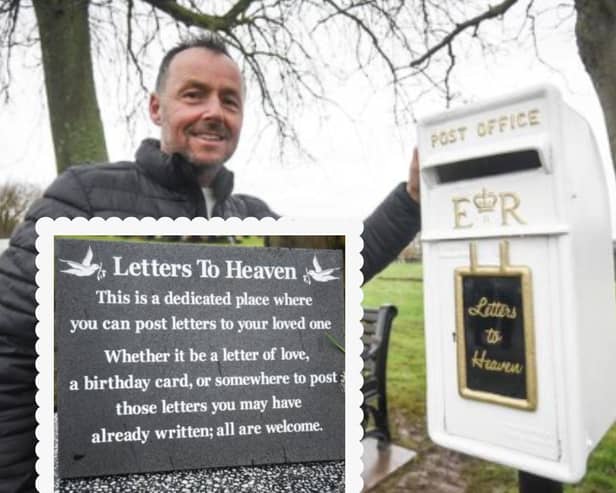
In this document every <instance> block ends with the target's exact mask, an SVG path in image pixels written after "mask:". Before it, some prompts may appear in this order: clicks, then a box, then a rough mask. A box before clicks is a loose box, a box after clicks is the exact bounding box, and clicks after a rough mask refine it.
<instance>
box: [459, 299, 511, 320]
mask: <svg viewBox="0 0 616 493" xmlns="http://www.w3.org/2000/svg"><path fill="white" fill-rule="evenodd" d="M468 314H469V315H470V316H471V317H481V318H510V319H515V318H516V317H517V316H518V313H517V311H516V309H515V306H509V305H508V304H507V303H501V302H499V301H489V300H488V298H486V297H485V296H482V297H481V298H479V301H478V302H477V304H476V305H475V306H471V307H470V308H469V309H468Z"/></svg>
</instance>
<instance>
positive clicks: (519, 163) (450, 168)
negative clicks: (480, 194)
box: [433, 149, 541, 183]
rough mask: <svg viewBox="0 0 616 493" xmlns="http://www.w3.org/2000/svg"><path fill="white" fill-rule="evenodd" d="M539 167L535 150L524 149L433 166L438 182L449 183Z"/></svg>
mask: <svg viewBox="0 0 616 493" xmlns="http://www.w3.org/2000/svg"><path fill="white" fill-rule="evenodd" d="M535 168H541V158H540V155H539V152H538V151H537V150H534V149H533V150H524V151H515V152H506V153H502V154H494V155H491V156H481V157H476V158H473V159H465V160H462V161H454V162H451V163H447V164H441V165H437V166H434V168H433V169H434V170H435V171H436V176H437V178H438V182H439V183H451V182H456V181H461V180H470V179H473V178H481V177H484V176H494V175H503V174H506V173H514V172H516V171H526V170H530V169H535Z"/></svg>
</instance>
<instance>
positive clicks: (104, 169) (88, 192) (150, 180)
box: [0, 140, 419, 493]
mask: <svg viewBox="0 0 616 493" xmlns="http://www.w3.org/2000/svg"><path fill="white" fill-rule="evenodd" d="M213 188H214V195H215V197H216V205H215V207H214V210H213V216H217V217H223V218H228V217H240V218H246V217H256V218H263V217H277V216H276V214H275V213H273V212H272V211H271V210H270V209H269V207H268V206H267V204H266V203H265V202H263V201H262V200H260V199H257V198H255V197H251V196H249V195H241V194H235V195H232V193H231V192H232V190H233V173H232V172H231V171H229V170H227V169H226V168H222V169H221V170H220V172H219V173H218V174H217V175H216V178H215V180H214V183H213ZM94 216H96V217H104V218H108V217H120V218H125V217H137V218H141V217H155V218H159V217H170V218H178V217H188V218H193V217H205V216H207V212H206V207H205V200H204V198H203V194H202V192H201V188H200V186H199V184H198V182H197V179H196V175H195V170H194V169H193V167H192V165H191V164H190V163H188V162H187V161H185V160H184V159H182V158H181V157H180V156H177V155H173V156H166V155H164V154H162V153H161V152H160V149H159V144H158V142H157V141H155V140H146V141H144V142H143V143H142V144H141V146H140V148H139V149H138V151H137V155H136V162H134V163H133V162H120V163H110V164H103V165H96V166H77V167H73V168H70V169H69V170H67V171H66V172H65V173H63V174H62V175H60V176H59V177H58V178H57V179H56V180H55V181H54V182H53V183H52V184H51V185H50V186H49V188H48V189H47V190H46V191H45V194H44V195H43V197H42V198H41V199H40V200H38V201H37V202H36V203H35V204H34V205H33V206H32V207H31V208H30V210H29V211H28V215H27V217H26V220H25V221H24V223H22V224H21V225H20V226H19V227H18V228H17V229H16V231H15V232H14V233H13V236H12V237H11V241H10V246H9V248H8V249H7V250H5V252H4V253H3V254H2V256H0V492H7V493H9V492H21V491H34V480H35V477H36V475H35V471H34V462H35V460H36V458H35V455H34V445H35V442H36V441H35V437H34V429H35V427H36V420H35V416H34V412H35V406H34V405H33V404H34V396H35V392H36V387H35V385H34V379H35V376H36V369H35V367H34V362H35V358H36V352H35V349H34V344H35V341H36V335H35V324H36V317H35V314H34V309H35V307H36V302H35V296H34V294H35V290H36V285H35V282H34V278H35V274H36V268H35V265H34V259H35V256H36V253H37V252H36V249H35V246H34V243H35V240H36V232H35V230H34V225H35V222H36V220H37V219H39V218H41V217H51V218H57V217H68V218H73V217H88V218H89V217H94ZM364 226H365V230H364V233H363V235H362V237H363V239H364V251H363V255H364V266H363V267H362V272H363V273H364V276H365V279H366V280H367V279H369V278H370V277H372V276H373V275H374V274H375V273H376V272H378V271H379V270H380V269H382V268H383V267H384V266H385V265H387V264H388V263H389V262H390V261H391V260H392V259H393V258H395V256H396V255H397V254H398V253H399V251H400V250H401V249H402V248H404V246H406V245H407V244H408V242H409V241H410V240H411V239H412V238H413V237H414V236H415V233H416V232H417V231H418V229H419V208H418V206H417V204H415V203H414V202H413V201H412V200H411V199H410V198H409V196H408V194H407V193H406V190H405V188H404V185H403V184H401V185H400V186H398V187H397V188H396V189H395V190H394V191H393V192H392V193H391V194H390V195H389V197H388V198H387V199H386V200H385V201H384V202H383V204H381V205H380V206H379V208H377V209H376V210H375V212H374V213H373V214H372V215H371V216H370V217H369V218H368V219H367V220H366V222H365V225H364Z"/></svg>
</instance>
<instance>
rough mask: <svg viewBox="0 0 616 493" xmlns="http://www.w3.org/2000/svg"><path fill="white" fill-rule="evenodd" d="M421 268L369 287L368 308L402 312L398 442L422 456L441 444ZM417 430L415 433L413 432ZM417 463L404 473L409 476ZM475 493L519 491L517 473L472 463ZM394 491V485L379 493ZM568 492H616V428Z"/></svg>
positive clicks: (389, 274) (392, 382) (403, 268)
mask: <svg viewBox="0 0 616 493" xmlns="http://www.w3.org/2000/svg"><path fill="white" fill-rule="evenodd" d="M421 276H422V271H421V264H419V263H410V264H409V263H394V264H391V265H390V266H389V267H388V268H387V269H385V270H384V271H383V272H382V273H381V274H380V275H379V276H377V277H376V278H374V279H372V280H371V281H370V282H369V283H367V284H366V285H365V286H364V301H363V304H364V306H370V307H377V306H379V305H382V304H385V303H391V304H394V305H396V306H397V307H398V316H397V317H396V318H395V319H394V328H393V331H392V334H391V339H390V346H389V355H388V367H387V371H388V375H387V393H388V400H389V413H390V426H391V428H392V434H393V440H394V442H395V443H397V444H399V445H402V446H404V447H407V448H412V449H414V450H415V451H417V452H418V457H417V459H416V463H417V462H421V460H422V454H424V453H426V452H427V451H433V450H434V448H435V445H434V444H433V443H432V442H431V441H430V439H429V438H428V436H427V433H426V424H425V423H426V421H425V416H426V410H425V396H426V360H425V346H424V333H423V291H422V288H423V285H422V283H421V282H420V279H421ZM409 430H411V432H409ZM412 467H413V464H410V465H409V466H408V467H404V468H403V469H402V470H401V471H400V472H399V473H398V474H405V473H406V472H408V471H409V470H410V469H412ZM462 474H463V477H464V479H465V480H466V482H467V491H468V492H469V493H497V492H502V493H514V492H517V491H518V489H517V472H516V471H515V470H513V469H510V468H506V467H502V466H499V465H497V464H493V463H490V462H486V461H482V460H479V459H473V458H469V459H468V460H467V461H466V463H465V465H464V468H463V473H462ZM391 489H393V486H392V485H391V484H390V482H389V481H386V482H385V483H384V484H383V485H382V486H379V487H378V488H376V489H375V490H374V491H375V492H376V493H380V492H387V491H390V490H391ZM565 492H567V493H616V426H614V427H612V428H611V429H610V431H609V432H608V433H607V434H606V436H605V437H604V438H603V440H602V441H601V443H600V444H599V445H598V447H597V448H596V449H595V451H594V452H593V454H591V457H590V460H589V463H588V471H587V474H586V476H585V478H584V480H583V481H582V482H580V483H579V484H577V485H573V486H569V485H568V486H566V487H565Z"/></svg>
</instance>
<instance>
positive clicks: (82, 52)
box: [0, 0, 616, 171]
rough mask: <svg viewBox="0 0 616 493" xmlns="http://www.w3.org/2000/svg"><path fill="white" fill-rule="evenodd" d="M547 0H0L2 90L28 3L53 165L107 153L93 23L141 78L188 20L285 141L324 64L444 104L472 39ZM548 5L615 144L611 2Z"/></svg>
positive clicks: (492, 40) (410, 98)
mask: <svg viewBox="0 0 616 493" xmlns="http://www.w3.org/2000/svg"><path fill="white" fill-rule="evenodd" d="M545 5H546V2H545V0H542V1H541V2H539V1H537V0H494V1H493V2H492V3H490V2H488V1H485V0H475V1H471V2H469V1H465V0H406V1H405V0H322V1H314V0H234V1H231V0H218V1H214V2H212V1H207V2H206V1H196V0H181V1H172V0H127V2H113V1H111V0H31V3H30V2H29V1H27V0H0V21H1V23H0V39H4V40H5V41H4V42H3V44H2V45H1V46H0V50H1V51H0V57H1V59H2V61H3V65H4V68H5V69H4V71H3V75H2V78H1V79H0V83H1V85H0V91H2V92H3V93H4V94H5V95H6V94H8V92H7V91H8V89H9V87H10V74H11V70H10V67H11V50H12V49H13V48H15V46H17V45H20V44H21V45H23V44H28V45H29V46H33V45H34V44H35V41H34V40H33V38H37V36H32V35H31V34H30V33H31V32H32V31H33V28H32V26H31V25H29V26H30V27H28V22H29V21H30V23H31V22H32V19H31V17H32V16H29V15H28V13H29V11H30V10H32V7H33V8H34V12H35V14H36V18H35V21H36V26H37V29H36V30H37V31H38V33H39V35H38V41H40V46H41V52H42V60H43V70H44V74H45V81H46V91H47V99H48V103H49V104H48V106H49V113H50V121H51V127H52V132H53V140H54V146H55V152H56V164H57V169H58V171H61V170H63V169H64V168H66V167H67V166H68V165H70V164H72V163H77V162H84V161H91V160H104V159H106V151H105V139H104V134H103V128H102V124H101V120H100V114H99V109H98V105H97V101H96V91H95V87H94V79H93V76H92V73H93V71H92V63H93V62H92V58H91V52H92V51H94V52H95V53H102V52H104V50H105V49H106V47H104V46H101V43H105V42H110V41H109V37H108V36H107V37H106V36H104V35H101V31H104V30H105V29H106V28H110V29H111V30H112V33H113V36H114V38H115V40H116V41H117V42H119V43H121V44H122V45H123V47H124V50H125V51H124V53H125V54H126V63H127V64H128V65H129V66H130V67H131V68H132V70H133V72H132V74H133V77H134V76H135V75H136V76H137V78H138V79H139V82H140V84H141V86H142V87H144V88H145V85H144V83H143V71H142V68H143V67H142V58H143V55H144V54H145V53H147V50H148V48H149V46H150V45H151V44H152V43H153V42H154V41H155V40H157V39H158V38H157V36H159V35H160V33H161V32H162V31H163V30H164V29H165V28H169V26H173V27H175V28H176V29H177V30H178V31H180V32H183V33H186V32H187V30H188V29H189V28H191V27H193V28H200V29H207V30H211V31H214V32H217V33H218V34H220V35H221V36H222V37H224V38H225V39H226V40H227V42H228V43H229V45H230V46H231V48H232V50H233V51H234V55H236V57H237V58H238V60H239V61H240V63H242V64H243V66H244V68H245V71H246V73H247V75H248V76H249V78H250V79H251V80H252V81H253V82H254V84H253V85H251V87H257V88H258V91H259V94H260V98H261V102H262V107H263V110H264V112H265V113H266V115H267V116H269V117H270V118H271V120H272V121H273V122H275V124H276V126H277V129H278V133H279V135H280V137H281V138H282V140H283V141H284V140H292V141H296V142H297V135H296V133H295V131H294V127H293V124H292V123H293V119H292V117H291V115H292V113H293V108H294V107H295V106H296V105H298V104H302V103H306V104H309V103H310V104H311V103H312V102H313V101H315V100H316V101H326V100H327V97H326V94H325V91H324V89H323V86H322V84H321V82H322V80H321V78H320V77H319V74H320V73H322V70H324V69H328V68H329V69H332V68H334V69H335V66H336V65H337V64H338V63H346V64H347V66H346V69H347V70H357V69H359V70H361V71H363V72H364V73H365V74H366V76H368V77H370V74H371V73H375V72H378V71H381V70H385V71H386V73H388V74H389V78H390V81H391V87H392V91H393V93H394V101H395V106H396V109H397V111H398V112H400V113H404V112H405V111H409V110H410V111H412V106H413V103H414V101H415V99H416V98H418V97H420V96H421V94H422V91H423V90H425V87H426V86H427V87H429V88H432V89H434V90H437V91H440V92H441V94H442V96H443V98H444V100H445V102H446V103H449V102H450V101H451V100H452V98H453V97H454V96H455V91H453V89H452V74H453V73H454V72H455V69H456V67H457V65H459V64H460V58H461V54H462V53H464V51H465V50H467V49H469V47H473V46H478V47H479V48H480V49H481V50H484V51H485V52H489V51H492V50H497V49H498V48H499V46H500V45H501V44H503V43H507V42H517V41H518V40H519V39H520V37H522V36H526V37H530V38H533V39H534V36H535V25H536V21H537V19H538V18H539V17H540V16H542V15H543V14H544V13H545V12H546V10H547V8H546V7H545ZM549 8H551V9H560V10H562V11H563V12H564V14H563V16H565V17H566V16H571V15H574V14H576V13H577V28H576V35H577V40H578V45H579V49H580V54H581V58H582V60H583V62H584V64H585V66H586V69H587V71H588V73H589V74H590V76H591V78H592V80H593V83H594V85H595V88H596V90H597V93H598V95H599V99H600V101H601V104H602V106H603V109H604V112H605V115H606V123H607V127H608V132H609V137H610V145H611V149H612V154H614V152H615V151H616V99H615V98H616V89H615V88H616V84H614V83H613V79H614V77H616V65H615V64H614V63H611V62H613V61H614V58H615V56H616V55H615V53H616V45H615V42H614V41H613V38H612V36H611V32H612V29H611V28H612V27H614V17H615V10H616V5H615V4H614V2H613V1H612V0H569V2H564V1H563V2H559V1H558V0H553V1H552V2H551V5H550V7H549ZM542 9H543V10H542ZM515 12H517V15H516V18H517V19H519V20H518V24H519V25H518V26H517V31H518V34H517V36H507V35H506V34H505V35H504V36H500V37H493V33H488V32H487V31H486V29H485V26H486V25H487V24H489V23H490V21H495V20H496V21H499V20H500V21H504V20H505V19H508V18H513V17H514V13H515ZM22 17H23V21H22ZM20 23H21V24H23V25H22V26H20ZM121 26H124V27H123V28H121ZM18 27H19V28H18ZM20 33H27V35H26V36H24V35H23V34H22V35H21V36H20ZM341 39H343V40H344V41H345V43H344V44H345V45H346V48H347V49H350V50H352V51H353V52H354V54H355V56H354V60H353V64H352V65H351V64H349V62H348V60H346V61H344V62H341V61H340V58H337V55H338V54H337V51H338V50H339V49H340V48H339V46H340V44H341V43H340V41H341ZM332 47H333V48H332ZM419 81H420V82H422V86H421V87H422V89H421V90H420V89H419V88H418V87H419V86H418V84H417V82H419Z"/></svg>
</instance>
